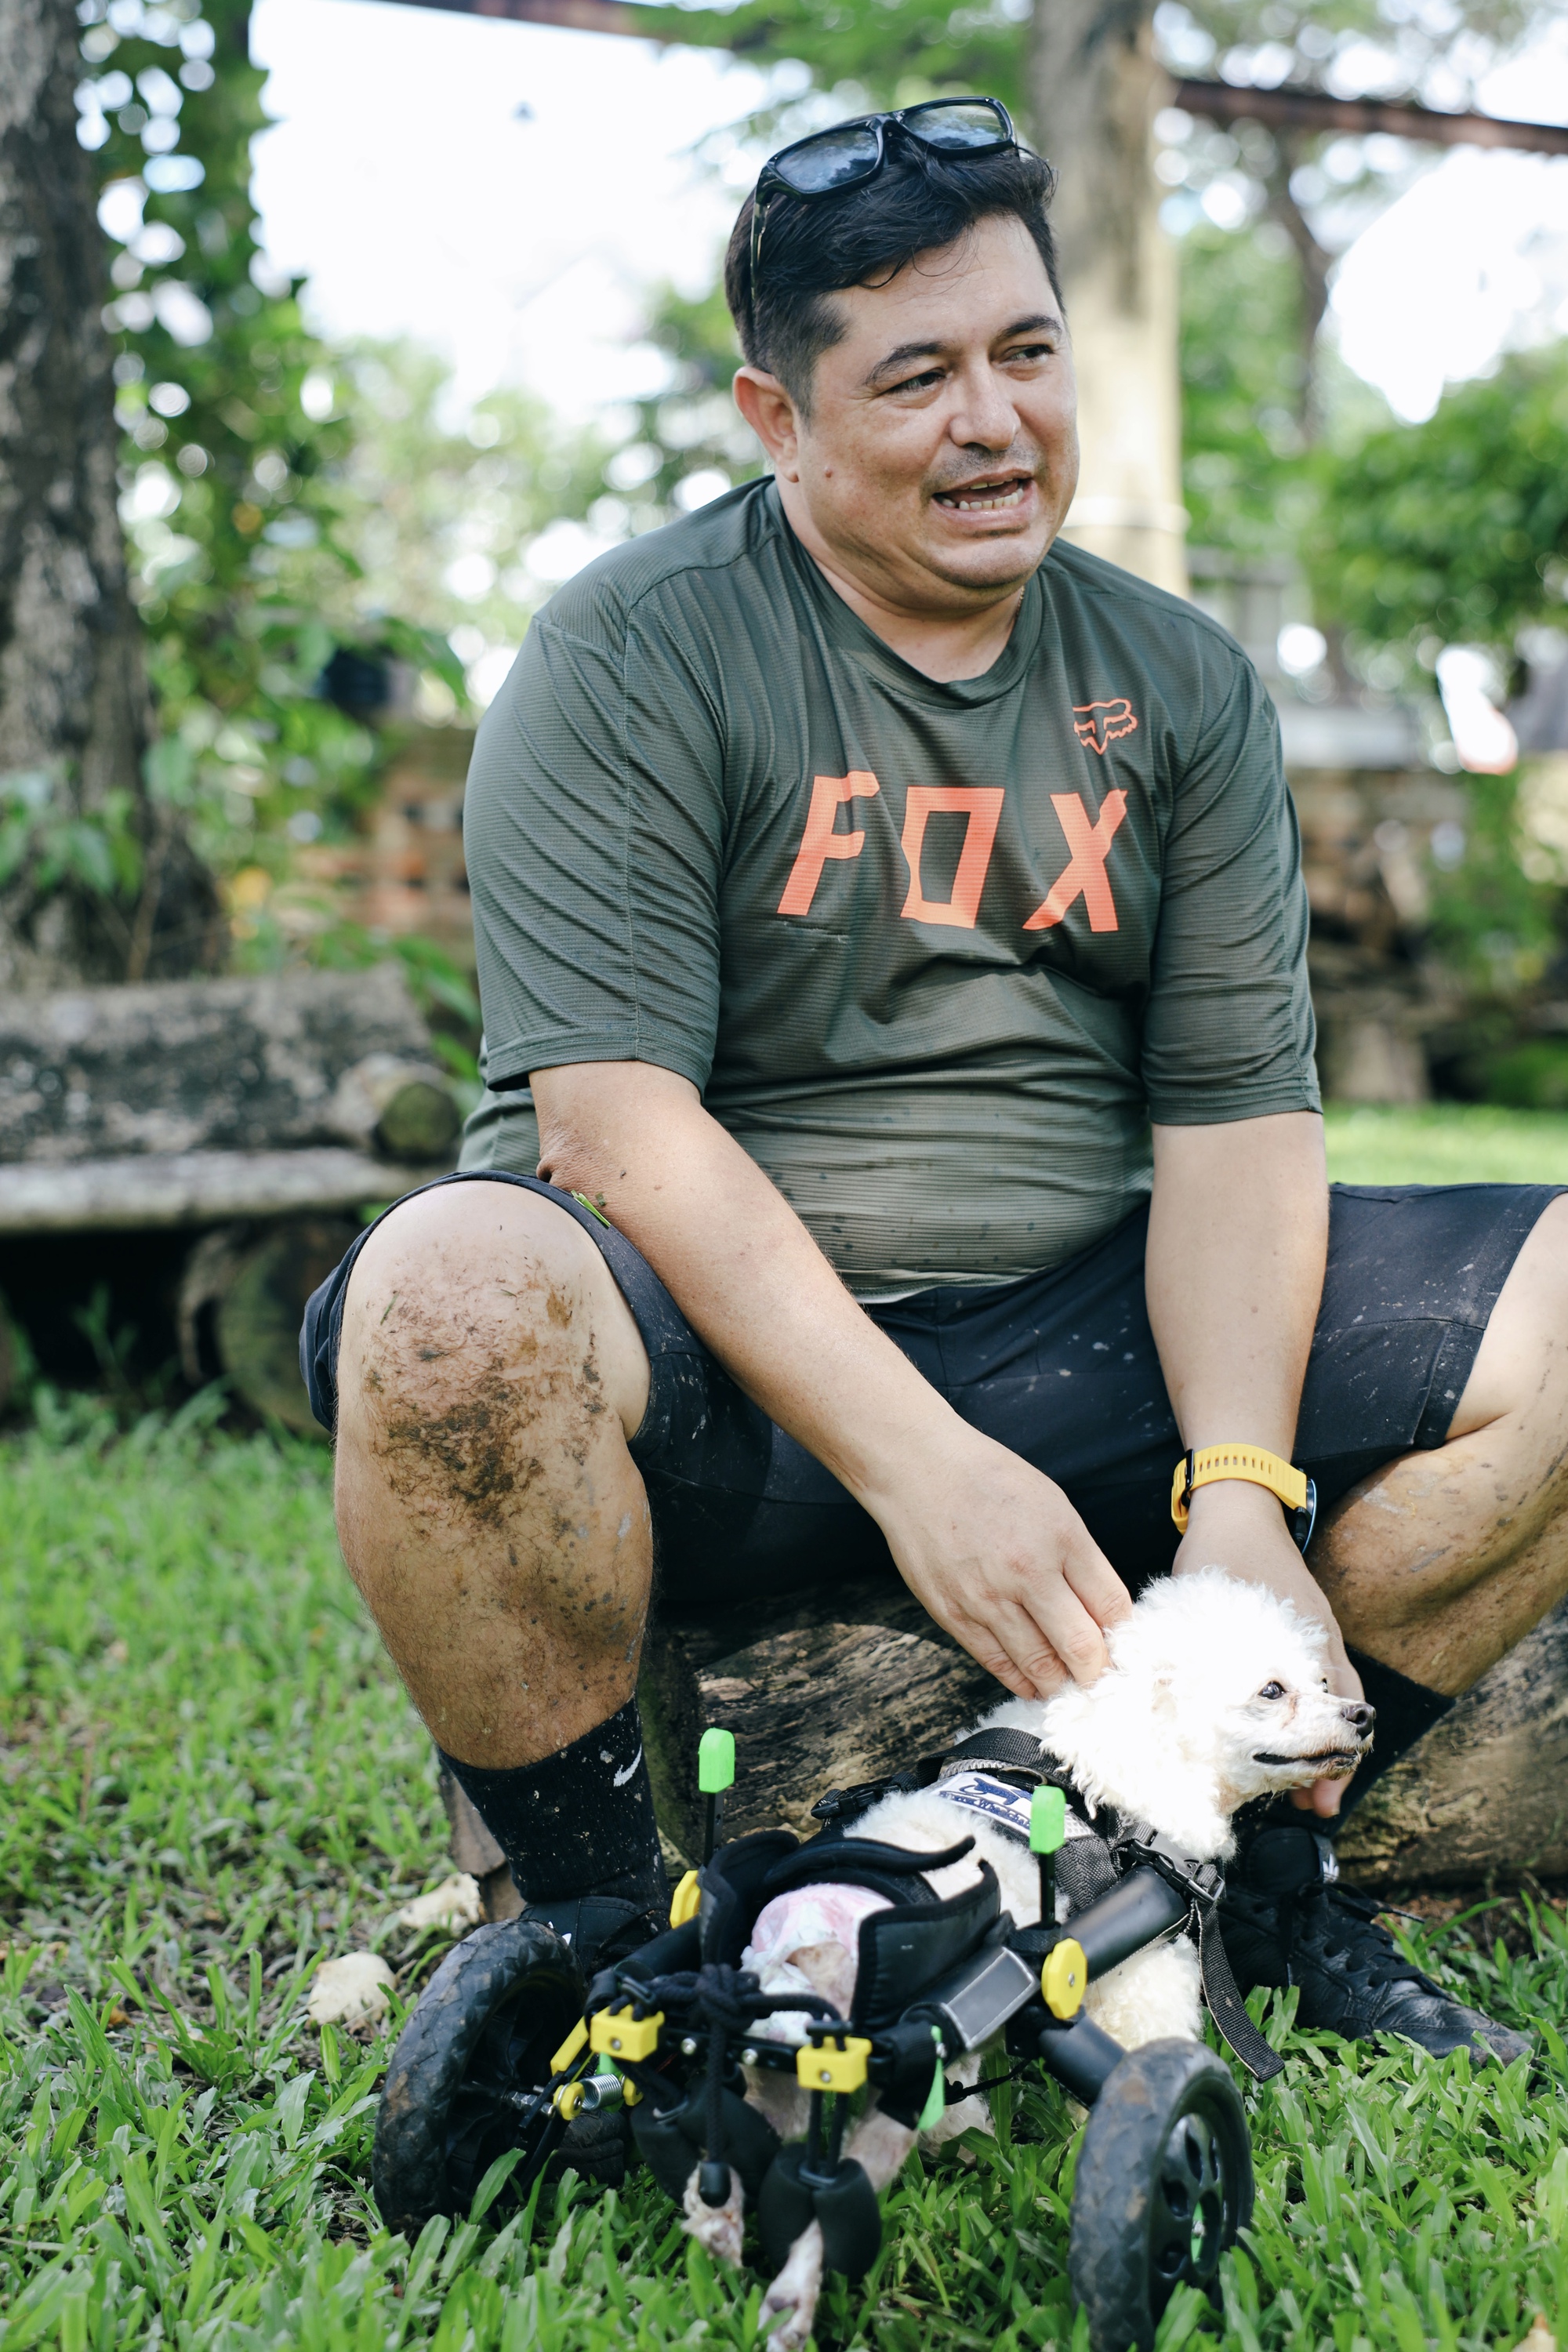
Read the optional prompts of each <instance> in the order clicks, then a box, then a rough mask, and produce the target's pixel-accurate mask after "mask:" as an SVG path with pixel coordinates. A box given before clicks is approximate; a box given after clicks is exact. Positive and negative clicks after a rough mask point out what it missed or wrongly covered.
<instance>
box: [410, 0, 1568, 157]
mask: <svg viewBox="0 0 1568 2352" xmlns="http://www.w3.org/2000/svg"><path fill="white" fill-rule="evenodd" d="M404 5H408V6H414V7H424V8H446V9H447V10H450V11H451V12H452V13H454V14H456V15H458V16H506V17H510V19H511V21H512V22H513V23H514V24H520V25H562V26H565V27H566V28H567V29H568V30H569V31H571V32H574V33H614V34H616V35H618V36H619V37H622V38H623V39H630V40H639V41H646V40H656V41H667V42H676V41H679V39H680V38H681V36H680V35H679V33H676V32H674V31H673V30H672V29H671V17H672V16H673V15H674V11H673V10H671V9H667V8H660V9H658V11H657V12H656V11H655V10H654V9H652V8H649V7H647V6H646V5H640V0H404ZM708 13H709V12H707V11H705V10H698V9H693V10H692V11H691V15H692V16H693V18H694V20H695V19H700V17H702V16H707V15H708ZM656 14H657V16H658V24H657V27H655V26H650V25H649V24H648V21H647V20H648V18H649V17H650V16H655V15H656ZM722 22H723V19H722V17H720V16H710V17H709V24H708V26H706V27H705V30H704V35H699V34H698V33H697V32H696V31H695V28H694V29H693V32H692V34H691V35H690V36H689V38H690V40H691V42H692V46H693V47H703V48H726V47H729V46H730V44H729V43H728V42H727V41H725V40H723V39H721V38H719V37H716V33H717V28H718V26H721V25H722ZM1171 103H1172V105H1173V106H1179V107H1180V108H1181V110H1182V111H1183V112H1184V114H1201V115H1202V116H1204V117H1205V120H1206V121H1210V122H1238V121H1249V122H1262V123H1266V124H1267V125H1268V128H1269V129H1270V130H1273V131H1338V132H1339V134H1340V135H1341V137H1342V138H1344V137H1349V138H1365V137H1366V136H1367V134H1368V133H1369V132H1371V131H1383V132H1384V133H1386V134H1387V135H1389V136H1390V137H1393V138H1395V139H1412V140H1416V141H1419V142H1422V143H1423V144H1425V145H1426V146H1435V147H1521V148H1524V149H1525V150H1527V151H1528V152H1531V153H1532V154H1537V155H1568V125H1565V124H1563V123H1556V122H1512V121H1507V120H1505V119H1504V118H1503V117H1501V116H1499V115H1495V114H1444V113H1442V112H1440V111H1439V110H1438V109H1437V108H1436V107H1432V106H1417V105H1415V104H1414V103H1413V102H1412V101H1410V100H1386V99H1380V98H1330V97H1329V96H1328V95H1327V93H1326V92H1325V91H1322V90H1316V89H1292V88H1290V87H1289V84H1287V85H1285V86H1284V87H1282V88H1280V89H1242V88H1239V87H1237V86H1235V85H1233V84H1231V83H1230V82H1226V81H1174V82H1173V84H1172V86H1171Z"/></svg>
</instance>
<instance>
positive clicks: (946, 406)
mask: <svg viewBox="0 0 1568 2352" xmlns="http://www.w3.org/2000/svg"><path fill="white" fill-rule="evenodd" d="M829 299H831V300H832V301H833V303H834V304H835V306H836V307H837V310H838V311H839V314H840V316H841V317H842V319H843V320H844V322H845V327H846V332H845V334H844V336H843V338H842V340H841V341H839V342H837V343H836V344H835V345H834V346H833V348H832V349H831V350H830V351H827V352H824V353H823V355H822V357H821V358H820V359H819V360H818V362H817V363H816V377H815V379H814V382H813V385H812V404H811V414H810V416H809V417H807V418H803V417H801V416H800V415H798V412H796V413H795V416H794V431H793V434H788V435H786V436H785V438H786V441H787V442H789V443H790V444H792V445H793V446H789V447H784V446H781V448H780V449H779V450H778V451H776V452H775V453H774V454H775V462H776V463H777V465H778V470H779V474H780V478H781V488H782V489H783V492H784V499H785V505H786V509H791V510H792V511H791V520H792V521H796V527H797V528H799V527H800V524H799V521H798V520H797V515H798V513H799V509H801V508H804V510H805V514H804V520H805V524H806V526H807V528H806V532H805V535H806V537H807V539H808V542H809V540H810V538H811V537H812V536H813V535H816V536H817V537H819V538H820V540H821V541H822V543H823V546H824V548H825V550H826V552H827V553H828V556H829V558H830V560H832V561H835V562H837V563H838V564H839V565H841V566H842V567H843V568H844V569H846V570H847V571H848V572H851V573H852V574H853V575H854V576H855V577H856V578H857V579H858V581H859V582H861V583H863V584H864V585H865V586H866V587H867V588H868V589H869V590H871V591H872V593H875V594H876V595H878V596H879V597H880V598H883V599H885V600H886V601H888V602H889V603H891V604H894V605H896V606H898V607H900V608H901V609H902V610H904V611H906V612H918V613H925V614H931V615H932V616H935V615H938V614H954V615H956V614H962V613H966V612H974V611H976V610H978V609H984V607H986V606H988V605H992V604H996V603H998V602H999V601H1001V600H1002V599H1003V598H1005V597H1006V596H1007V595H1009V594H1011V593H1015V592H1016V590H1017V589H1018V588H1019V587H1020V586H1021V585H1022V583H1024V582H1025V581H1026V580H1027V579H1028V578H1029V576H1030V574H1031V573H1032V572H1034V571H1035V570H1036V569H1037V566H1038V564H1039V563H1040V561H1041V559H1042V558H1043V556H1044V555H1045V552H1046V550H1047V548H1048V547H1049V545H1050V543H1051V541H1052V540H1053V539H1054V538H1055V536H1056V533H1057V531H1058V530H1059V528H1060V526H1061V523H1062V520H1063V518H1064V516H1065V515H1066V513H1067V510H1068V506H1069V504H1070V503H1071V500H1072V494H1073V490H1074V488H1075V487H1076V485H1077V481H1078V432H1077V409H1076V399H1075V387H1074V383H1073V371H1072V360H1071V357H1070V353H1069V350H1068V338H1067V331H1066V328H1065V327H1064V325H1063V322H1062V317H1061V310H1060V306H1059V304H1058V301H1057V299H1056V296H1055V295H1054V293H1053V292H1052V291H1051V283H1050V279H1049V278H1047V274H1046V268H1045V264H1044V263H1043V261H1042V260H1041V259H1040V256H1039V252H1038V249H1037V247H1036V245H1035V242H1034V239H1033V238H1032V237H1031V236H1030V235H1029V233H1028V231H1027V229H1026V227H1025V226H1024V225H1023V223H1022V222H1021V221H1020V220H1018V219H1016V218H1015V217H1014V216H1012V215H995V216H994V217H992V218H990V219H986V220H982V221H980V222H978V223H977V224H976V225H975V226H974V228H973V230H972V231H971V232H970V233H969V235H968V236H965V237H963V238H962V239H961V240H960V241H959V242H958V243H957V244H955V245H952V246H948V247H943V248H942V250H940V251H936V252H931V253H923V254H921V255H919V256H918V257H916V259H915V260H914V261H913V262H911V263H910V265H909V266H908V267H907V268H903V269H901V270H900V272H899V274H898V276H897V277H896V278H891V279H890V280H889V282H888V283H887V284H885V285H880V286H855V287H850V288H848V289H846V290H845V291H844V292H842V293H837V294H835V295H833V296H831V297H830V298H829ZM792 460H793V463H792Z"/></svg>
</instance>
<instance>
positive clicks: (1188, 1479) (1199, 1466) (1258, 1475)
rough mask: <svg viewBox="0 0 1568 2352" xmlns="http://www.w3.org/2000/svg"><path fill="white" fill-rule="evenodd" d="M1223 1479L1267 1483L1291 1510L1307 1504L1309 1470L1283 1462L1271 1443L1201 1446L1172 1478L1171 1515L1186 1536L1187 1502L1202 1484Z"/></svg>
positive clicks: (1257, 1483)
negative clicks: (1306, 1471) (1243, 1479)
mask: <svg viewBox="0 0 1568 2352" xmlns="http://www.w3.org/2000/svg"><path fill="white" fill-rule="evenodd" d="M1221 1478H1245V1479H1246V1480H1247V1482H1248V1483H1249V1484H1250V1485H1252V1486H1267V1487H1268V1491H1269V1493H1270V1494H1271V1495H1277V1496H1279V1500H1280V1501H1281V1502H1282V1503H1283V1504H1284V1505H1285V1507H1286V1508H1287V1509H1288V1510H1291V1511H1302V1510H1305V1509H1306V1507H1307V1475H1306V1473H1305V1471H1303V1470H1298V1469H1297V1468H1296V1466H1295V1465H1294V1464H1293V1463H1290V1462H1283V1461H1281V1460H1280V1458H1279V1454H1270V1453H1269V1451H1268V1447H1267V1446H1264V1445H1235V1444H1231V1445H1200V1446H1199V1447H1198V1448H1197V1449H1196V1451H1195V1452H1194V1453H1192V1454H1183V1456H1182V1458H1181V1460H1180V1461H1179V1462H1178V1463H1177V1465H1176V1467H1175V1470H1174V1473H1173V1475H1172V1479H1171V1517H1172V1518H1173V1520H1174V1522H1175V1524H1176V1526H1177V1527H1178V1528H1180V1529H1181V1531H1182V1533H1183V1535H1185V1534H1186V1531H1187V1505H1188V1503H1189V1502H1190V1501H1191V1500H1192V1497H1193V1496H1194V1495H1195V1494H1196V1492H1197V1490H1198V1488H1199V1487H1200V1486H1213V1485H1214V1484H1215V1481H1216V1480H1217V1479H1221ZM1303 1540H1304V1538H1303Z"/></svg>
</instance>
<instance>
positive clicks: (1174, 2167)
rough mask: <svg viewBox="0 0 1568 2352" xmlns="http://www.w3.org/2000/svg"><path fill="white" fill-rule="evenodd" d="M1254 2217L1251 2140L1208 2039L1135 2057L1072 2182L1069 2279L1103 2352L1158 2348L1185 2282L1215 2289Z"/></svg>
mask: <svg viewBox="0 0 1568 2352" xmlns="http://www.w3.org/2000/svg"><path fill="white" fill-rule="evenodd" d="M1251 2218H1252V2140H1251V2136H1250V2134H1249V2133H1248V2131H1247V2110H1246V2109H1245V2107H1244V2106H1243V2105H1242V2104H1241V2094H1240V2092H1239V2091H1238V2090H1237V2087H1236V2084H1235V2083H1234V2082H1233V2080H1232V2079H1231V2075H1230V2073H1229V2071H1228V2069H1227V2068H1226V2067H1225V2066H1224V2065H1222V2063H1220V2061H1219V2060H1218V2059H1217V2058H1216V2057H1215V2054H1214V2053H1213V2052H1212V2051H1211V2050H1205V2048H1204V2046H1203V2044H1202V2043H1201V2042H1145V2043H1144V2045H1143V2047H1142V2049H1141V2050H1133V2051H1130V2052H1129V2053H1128V2054H1127V2056H1126V2057H1125V2058H1124V2059H1123V2060H1122V2061H1121V2064H1120V2066H1118V2067H1117V2069H1116V2071H1115V2073H1114V2074H1111V2075H1110V2078H1109V2080H1108V2081H1107V2083H1106V2085H1105V2088H1104V2089H1103V2090H1102V2091H1101V2093H1100V2096H1099V2098H1098V2099H1097V2100H1096V2101H1095V2103H1094V2105H1093V2107H1092V2108H1091V2109H1090V2110H1089V2126H1088V2129H1087V2130H1086V2131H1085V2133H1084V2137H1083V2147H1082V2148H1081V2149H1080V2150H1079V2160H1078V2177H1077V2179H1076V2181H1075V2183H1074V2186H1073V2199H1072V2232H1071V2236H1070V2238H1069V2240H1068V2280H1069V2282H1070V2284H1071V2286H1072V2291H1073V2293H1074V2294H1075V2295H1076V2296H1077V2298H1078V2300H1079V2303H1080V2304H1081V2305H1082V2306H1083V2308H1084V2310H1085V2311H1086V2312H1087V2313H1088V2315H1089V2342H1090V2344H1091V2345H1092V2346H1093V2347H1094V2352H1128V2347H1129V2346H1135V2347H1137V2352H1152V2345H1153V2342H1154V2330H1155V2328H1156V2326H1158V2324H1159V2319H1160V2314H1161V2313H1162V2312H1163V2310H1164V2308H1165V2305H1167V2304H1168V2303H1169V2301H1170V2300H1171V2297H1172V2295H1173V2294H1174V2293H1175V2290H1176V2288H1177V2287H1178V2286H1182V2285H1187V2286H1195V2287H1199V2288H1201V2289H1203V2290H1204V2291H1205V2293H1213V2292H1214V2291H1215V2280H1216V2276H1217V2273H1218V2270H1219V2258H1220V2256H1221V2254H1223V2253H1224V2252H1225V2250H1226V2247H1227V2246H1233V2245H1234V2244H1235V2243H1236V2238H1237V2231H1239V2230H1241V2229H1243V2228H1244V2227H1245V2226H1246V2224H1247V2222H1248V2221H1250V2220H1251Z"/></svg>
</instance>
